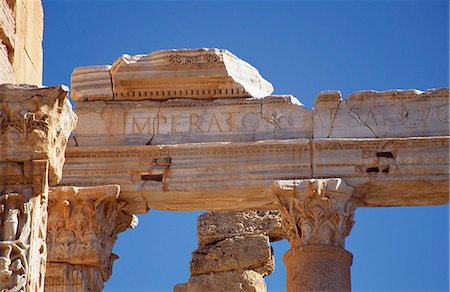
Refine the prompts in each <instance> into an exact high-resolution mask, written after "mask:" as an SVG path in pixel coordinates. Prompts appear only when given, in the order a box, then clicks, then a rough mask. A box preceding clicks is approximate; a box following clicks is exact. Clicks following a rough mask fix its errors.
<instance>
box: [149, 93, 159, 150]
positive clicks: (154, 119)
mask: <svg viewBox="0 0 450 292" xmlns="http://www.w3.org/2000/svg"><path fill="white" fill-rule="evenodd" d="M161 107H162V101H160V102H159V107H158V112H157V113H156V116H155V117H154V118H153V121H152V136H151V137H150V140H148V141H147V143H145V145H152V141H153V138H155V130H156V128H155V122H156V119H159V112H160V111H161Z"/></svg>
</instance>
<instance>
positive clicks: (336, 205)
mask: <svg viewBox="0 0 450 292" xmlns="http://www.w3.org/2000/svg"><path fill="white" fill-rule="evenodd" d="M272 189H273V194H274V196H275V197H276V199H277V201H278V207H279V209H280V211H281V218H282V223H283V228H284V229H285V233H286V234H288V235H289V242H290V244H291V249H295V248H298V247H300V246H305V245H321V246H322V245H324V246H335V247H339V248H343V247H344V240H345V237H347V236H348V235H349V234H350V230H351V229H352V227H353V223H354V221H353V217H354V212H355V206H354V204H353V201H352V195H353V188H352V187H350V186H348V185H346V184H345V182H344V181H343V180H341V179H339V178H329V179H305V180H297V181H276V182H275V183H274V184H273V187H272Z"/></svg>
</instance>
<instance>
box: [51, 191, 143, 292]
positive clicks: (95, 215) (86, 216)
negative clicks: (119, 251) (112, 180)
mask: <svg viewBox="0 0 450 292" xmlns="http://www.w3.org/2000/svg"><path fill="white" fill-rule="evenodd" d="M119 191H120V187H119V186H118V185H107V186H99V187H85V188H80V187H54V188H51V190H50V192H49V204H48V226H47V250H48V255H47V262H48V263H52V267H53V268H52V270H49V271H48V272H47V276H46V282H45V290H46V291H71V289H79V290H77V291H101V289H102V288H103V282H105V281H107V280H108V279H109V277H110V276H111V273H112V265H113V262H114V260H115V259H117V258H118V256H117V255H115V254H113V253H112V249H113V246H114V243H115V242H116V240H117V235H118V234H119V233H120V232H123V231H125V229H127V228H129V227H131V228H134V227H135V226H136V224H137V218H136V217H134V216H133V215H130V214H128V213H125V212H123V210H122V207H123V206H124V205H125V204H126V202H124V201H121V200H120V199H119ZM68 271H69V272H68ZM67 273H72V277H75V275H73V273H76V274H77V275H76V277H75V278H73V279H71V278H70V277H69V278H64V277H63V275H65V274H67ZM77 286H80V287H79V288H77Z"/></svg>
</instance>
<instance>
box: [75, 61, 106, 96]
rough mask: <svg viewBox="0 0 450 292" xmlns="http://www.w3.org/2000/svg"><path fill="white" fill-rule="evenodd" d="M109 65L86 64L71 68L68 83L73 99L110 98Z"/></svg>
mask: <svg viewBox="0 0 450 292" xmlns="http://www.w3.org/2000/svg"><path fill="white" fill-rule="evenodd" d="M110 69H111V66H109V65H104V66H87V67H78V68H75V69H74V70H73V73H72V77H71V79H70V84H71V86H72V93H71V97H72V99H73V100H76V101H81V100H111V99H112V96H113V91H112V85H111V75H110V72H109V70H110Z"/></svg>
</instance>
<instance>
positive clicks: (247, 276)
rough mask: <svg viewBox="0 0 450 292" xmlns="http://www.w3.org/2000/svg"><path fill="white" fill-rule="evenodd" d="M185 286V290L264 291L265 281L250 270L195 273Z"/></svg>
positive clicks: (198, 291) (194, 291) (192, 291)
mask: <svg viewBox="0 0 450 292" xmlns="http://www.w3.org/2000/svg"><path fill="white" fill-rule="evenodd" d="M186 286H187V289H186V291H187V292H200V291H223V292H225V291H245V292H265V291H266V283H265V282H264V279H263V277H262V276H261V274H259V273H257V272H255V271H251V270H249V271H230V272H223V273H212V274H204V275H196V276H192V277H190V278H189V281H188V283H187V285H186Z"/></svg>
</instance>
